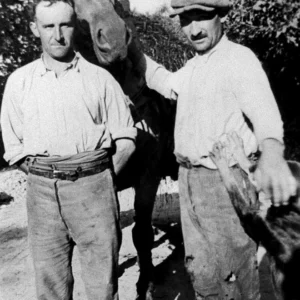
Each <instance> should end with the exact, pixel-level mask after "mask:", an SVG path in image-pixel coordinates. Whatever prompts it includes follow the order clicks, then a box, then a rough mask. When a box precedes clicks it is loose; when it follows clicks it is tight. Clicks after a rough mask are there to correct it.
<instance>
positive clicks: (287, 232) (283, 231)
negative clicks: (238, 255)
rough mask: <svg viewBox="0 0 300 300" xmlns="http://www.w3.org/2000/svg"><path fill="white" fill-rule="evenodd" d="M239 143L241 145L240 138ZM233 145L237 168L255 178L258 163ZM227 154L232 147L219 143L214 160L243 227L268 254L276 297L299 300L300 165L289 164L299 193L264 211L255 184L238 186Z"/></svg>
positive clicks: (237, 146) (212, 154)
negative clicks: (253, 172)
mask: <svg viewBox="0 0 300 300" xmlns="http://www.w3.org/2000/svg"><path fill="white" fill-rule="evenodd" d="M236 141H237V142H238V143H239V141H238V140H237V139H235V142H236ZM233 146H234V147H231V149H234V152H235V153H233V157H234V158H235V159H236V161H237V165H236V167H238V168H241V169H242V170H244V171H245V176H247V173H248V175H249V176H251V173H249V168H253V167H255V164H252V163H251V162H250V161H247V158H246V156H245V155H244V152H243V150H242V149H241V146H242V145H241V144H239V145H238V144H237V143H236V144H235V145H233ZM229 148H230V147H229ZM227 151H228V147H227V150H226V146H224V144H222V143H220V142H217V143H215V145H214V147H213V149H212V152H211V158H212V160H213V161H214V163H215V164H216V166H217V167H218V170H219V172H220V175H221V178H222V180H223V183H224V185H225V187H226V189H227V191H228V194H229V196H230V199H231V201H232V205H233V207H234V209H235V211H236V213H237V215H238V216H239V218H240V221H241V225H242V226H243V227H244V229H245V232H246V233H247V234H248V235H249V236H250V237H251V238H252V239H253V240H254V241H255V242H256V243H261V244H262V246H264V248H265V249H266V251H267V254H268V257H269V262H270V271H271V276H272V283H273V288H274V292H275V295H276V298H277V299H278V300H298V299H300V290H299V287H298V280H297V278H298V277H297V275H296V274H297V273H298V269H299V265H300V164H299V163H298V162H295V161H287V163H288V166H289V168H290V170H291V173H292V174H293V176H294V177H295V179H296V181H297V194H296V195H295V196H293V197H291V198H290V199H289V204H288V205H285V206H279V207H275V206H272V205H268V208H267V209H261V204H260V201H258V199H257V196H256V195H255V182H253V181H251V180H250V181H245V180H244V183H245V186H244V187H242V186H240V185H239V184H238V183H237V181H236V179H235V177H234V174H233V172H232V171H231V169H230V168H229V167H228V162H229V160H230V158H229V157H228V152H227ZM237 152H238V153H237ZM235 154H237V155H235ZM250 178H251V177H250ZM253 192H254V193H253ZM265 201H266V199H262V202H265ZM265 206H266V205H265Z"/></svg>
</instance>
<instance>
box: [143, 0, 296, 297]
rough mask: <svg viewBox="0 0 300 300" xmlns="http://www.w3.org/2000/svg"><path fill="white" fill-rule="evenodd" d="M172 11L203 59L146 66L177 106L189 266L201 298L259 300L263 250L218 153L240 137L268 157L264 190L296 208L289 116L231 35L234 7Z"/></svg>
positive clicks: (249, 150)
mask: <svg viewBox="0 0 300 300" xmlns="http://www.w3.org/2000/svg"><path fill="white" fill-rule="evenodd" d="M171 5H172V8H173V12H172V14H171V16H172V17H173V16H176V15H179V18H180V23H181V27H182V30H183V32H184V33H185V35H186V36H187V39H188V40H189V42H190V43H191V44H192V46H193V47H194V49H195V51H196V52H197V55H196V56H195V57H193V58H192V59H191V60H189V61H188V62H187V64H186V65H185V66H184V67H183V68H182V69H180V70H178V71H177V72H175V73H171V72H169V71H167V70H166V69H165V68H164V67H163V66H161V65H158V64H157V63H156V62H154V61H153V60H151V59H150V58H149V57H146V56H145V60H144V63H145V64H146V65H145V72H146V74H145V76H146V81H147V84H148V86H149V87H150V88H152V89H154V90H156V91H158V92H159V93H161V94H162V95H163V96H164V97H166V98H168V99H173V100H177V115H176V124H175V155H176V157H177V161H178V162H179V164H180V169H179V193H180V207H181V222H182V230H183V236H184V246H185V263H186V268H187V270H188V272H189V274H190V275H191V280H192V283H193V286H194V289H195V293H196V298H197V299H209V300H215V299H218V300H221V299H234V300H247V299H249V300H250V299H253V300H254V299H255V300H257V299H260V294H259V281H258V271H257V262H256V249H257V245H256V243H255V242H254V241H253V240H252V239H250V237H249V236H248V235H247V234H246V233H245V232H244V230H243V228H242V226H241V224H240V221H239V219H238V217H237V215H236V213H235V211H234V208H233V206H232V204H231V201H230V198H229V195H228V192H227V191H226V189H225V187H224V184H223V182H222V180H221V177H220V174H219V172H218V170H217V167H216V165H215V164H214V163H213V161H212V160H211V159H210V152H211V151H212V147H213V145H214V143H215V142H216V141H218V140H220V138H221V137H222V136H224V135H226V134H230V133H232V132H236V133H237V134H238V135H239V136H240V137H241V139H242V140H243V144H244V148H245V152H246V154H247V155H249V156H251V155H254V154H255V153H257V152H258V151H259V154H260V156H259V159H258V163H257V168H256V170H255V172H254V179H255V181H256V182H257V186H258V189H260V190H262V191H263V192H264V193H265V194H266V196H267V197H270V198H271V200H272V201H273V204H274V205H276V206H279V205H284V204H287V202H288V199H289V198H290V196H291V195H293V194H294V193H295V190H296V184H295V180H294V178H293V177H292V175H291V173H290V171H289V169H288V166H287V163H286V161H285V160H284V157H283V152H284V143H283V123H282V120H281V116H280V113H279V110H278V107H277V104H276V101H275V99H274V96H273V93H272V91H271V88H270V85H269V82H268V79H267V77H266V74H265V72H264V71H263V69H262V67H261V64H260V62H259V61H258V59H257V58H256V56H255V55H254V53H253V52H252V51H251V50H250V49H248V48H246V47H244V46H241V45H238V44H235V43H233V42H231V41H229V40H228V39H227V37H226V36H225V35H224V33H223V29H222V18H223V17H224V16H225V15H226V14H227V12H228V11H229V9H230V8H231V3H230V2H229V1H226V0H211V1H209V0H172V2H171ZM249 121H250V122H249ZM230 166H231V168H232V172H233V173H234V176H235V177H236V180H237V181H238V182H239V184H240V185H241V187H242V188H247V187H248V186H250V185H249V184H248V183H249V181H248V180H249V179H248V177H247V176H245V173H243V171H242V170H241V169H240V168H237V167H236V162H235V161H234V160H232V161H231V162H230ZM252 192H253V193H252V194H253V195H254V196H256V193H255V191H252ZM249 194H251V193H250V190H249Z"/></svg>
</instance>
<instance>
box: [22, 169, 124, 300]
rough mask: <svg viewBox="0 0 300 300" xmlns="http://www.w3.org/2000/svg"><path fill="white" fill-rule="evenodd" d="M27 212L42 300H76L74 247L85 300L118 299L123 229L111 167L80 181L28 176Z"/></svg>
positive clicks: (31, 245)
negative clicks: (120, 223) (78, 260)
mask: <svg viewBox="0 0 300 300" xmlns="http://www.w3.org/2000/svg"><path fill="white" fill-rule="evenodd" d="M27 211H28V237H29V244H30V250H31V254H32V258H33V263H34V268H35V275H36V288H37V297H38V299H39V300H70V299H73V297H72V292H73V284H74V279H73V275H72V267H71V260H72V253H73V248H74V245H75V244H76V245H77V247H78V252H79V257H80V262H81V270H82V279H83V281H84V284H85V289H86V294H87V298H88V299H89V300H96V299H97V300H117V299H118V282H117V281H118V274H117V271H118V253H119V248H120V243H121V230H120V228H119V206H118V200H117V196H116V192H115V188H114V185H113V181H112V176H111V171H110V170H109V169H106V170H105V171H103V172H102V173H98V174H95V175H92V176H87V177H83V178H79V179H77V180H76V181H67V180H57V179H48V178H44V177H42V176H36V175H33V174H29V175H28V186H27Z"/></svg>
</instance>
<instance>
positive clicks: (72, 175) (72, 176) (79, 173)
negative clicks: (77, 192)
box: [29, 158, 111, 181]
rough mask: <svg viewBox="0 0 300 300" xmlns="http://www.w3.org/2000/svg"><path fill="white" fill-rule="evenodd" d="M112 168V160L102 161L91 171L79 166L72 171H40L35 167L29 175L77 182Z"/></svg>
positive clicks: (30, 169)
mask: <svg viewBox="0 0 300 300" xmlns="http://www.w3.org/2000/svg"><path fill="white" fill-rule="evenodd" d="M110 166H111V162H110V159H108V158H107V159H104V160H102V161H100V163H99V164H98V165H97V166H95V167H93V168H89V169H82V167H80V166H78V167H77V168H72V169H70V170H59V169H57V168H56V169H52V170H51V169H49V170H45V169H40V168H38V167H36V166H34V165H32V166H30V168H29V173H31V174H34V175H37V176H43V177H46V178H50V179H60V180H69V181H75V180H77V179H78V178H82V177H86V176H91V175H94V174H97V173H101V172H103V171H104V170H106V169H107V168H109V167H110Z"/></svg>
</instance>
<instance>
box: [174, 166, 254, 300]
mask: <svg viewBox="0 0 300 300" xmlns="http://www.w3.org/2000/svg"><path fill="white" fill-rule="evenodd" d="M232 172H233V174H234V176H235V178H236V180H237V182H238V184H245V183H246V182H247V180H248V178H247V176H246V175H245V174H244V173H243V171H241V170H240V169H238V168H232ZM244 186H245V185H244ZM179 193H180V210H181V222H182V231H183V238H184V247H185V264H186V269H187V272H188V273H189V275H190V278H191V282H192V284H193V287H194V290H195V294H196V299H197V300H200V299H201V300H202V299H205V300H223V299H224V300H225V299H226V300H227V299H228V300H230V299H232V300H258V299H260V294H259V278H258V267H257V261H256V250H257V245H256V243H255V242H254V241H253V240H252V239H251V238H250V237H249V236H248V235H247V234H246V233H245V232H244V229H243V228H242V226H241V223H240V220H239V218H238V216H237V214H236V212H235V210H234V207H233V206H232V203H231V200H230V198H229V195H228V192H227V190H226V189H225V186H224V184H223V182H222V179H221V176H220V174H219V172H218V170H210V169H206V168H204V167H199V168H191V169H187V168H184V167H180V169H179ZM253 194H254V195H255V193H253Z"/></svg>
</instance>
